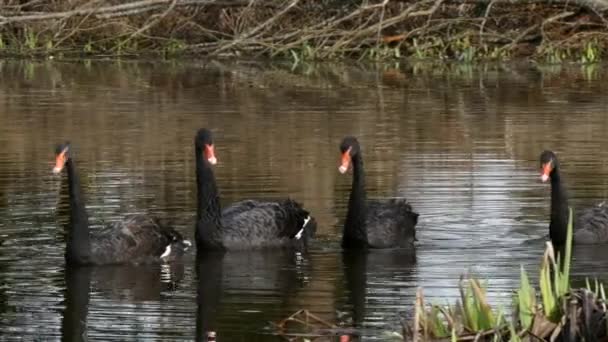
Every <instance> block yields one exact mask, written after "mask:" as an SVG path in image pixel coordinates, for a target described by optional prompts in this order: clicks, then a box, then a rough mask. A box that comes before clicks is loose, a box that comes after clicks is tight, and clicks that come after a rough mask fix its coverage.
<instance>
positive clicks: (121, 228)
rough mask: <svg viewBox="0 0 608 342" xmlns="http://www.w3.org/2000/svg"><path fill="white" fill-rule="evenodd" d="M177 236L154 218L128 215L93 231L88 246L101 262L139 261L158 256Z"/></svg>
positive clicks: (178, 236)
mask: <svg viewBox="0 0 608 342" xmlns="http://www.w3.org/2000/svg"><path fill="white" fill-rule="evenodd" d="M177 240H182V239H181V236H180V235H179V233H177V232H175V231H174V230H173V229H170V228H166V227H163V226H161V225H160V224H159V222H158V221H157V220H155V219H153V218H151V217H149V216H145V215H129V216H126V217H125V218H124V219H123V220H121V221H118V222H116V223H114V224H113V225H111V226H109V227H107V228H105V229H103V230H101V231H98V232H96V233H95V234H93V235H92V239H91V248H92V251H93V256H94V258H95V259H96V260H99V261H100V262H103V263H112V262H140V261H143V260H142V259H145V258H158V257H160V256H161V255H163V253H165V252H166V250H167V246H169V245H170V244H171V243H172V242H173V241H177Z"/></svg>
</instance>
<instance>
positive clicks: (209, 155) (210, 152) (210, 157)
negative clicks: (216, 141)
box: [203, 145, 217, 165]
mask: <svg viewBox="0 0 608 342" xmlns="http://www.w3.org/2000/svg"><path fill="white" fill-rule="evenodd" d="M203 153H204V154H205V159H207V161H208V162H209V164H211V165H215V164H216V163H217V158H215V151H214V149H213V145H205V152H203Z"/></svg>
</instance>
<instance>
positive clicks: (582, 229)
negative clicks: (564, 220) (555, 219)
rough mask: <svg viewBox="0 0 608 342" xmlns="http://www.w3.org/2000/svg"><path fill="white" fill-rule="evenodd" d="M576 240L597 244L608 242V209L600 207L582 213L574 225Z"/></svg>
mask: <svg viewBox="0 0 608 342" xmlns="http://www.w3.org/2000/svg"><path fill="white" fill-rule="evenodd" d="M574 226H575V232H574V240H575V241H576V242H578V243H585V244H595V243H607V242H608V207H607V206H604V205H598V206H595V207H591V208H587V209H584V210H583V211H581V213H580V215H578V216H577V217H576V222H575V224H574Z"/></svg>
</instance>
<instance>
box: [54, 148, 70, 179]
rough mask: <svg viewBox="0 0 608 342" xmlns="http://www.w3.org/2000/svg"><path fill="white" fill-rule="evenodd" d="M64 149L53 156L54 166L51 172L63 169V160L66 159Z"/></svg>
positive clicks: (57, 172)
mask: <svg viewBox="0 0 608 342" xmlns="http://www.w3.org/2000/svg"><path fill="white" fill-rule="evenodd" d="M66 152H67V151H66V150H64V151H62V152H61V153H59V154H58V155H57V157H55V167H54V168H53V174H56V175H57V174H59V173H60V172H61V170H63V167H64V166H65V161H66V155H65V154H66Z"/></svg>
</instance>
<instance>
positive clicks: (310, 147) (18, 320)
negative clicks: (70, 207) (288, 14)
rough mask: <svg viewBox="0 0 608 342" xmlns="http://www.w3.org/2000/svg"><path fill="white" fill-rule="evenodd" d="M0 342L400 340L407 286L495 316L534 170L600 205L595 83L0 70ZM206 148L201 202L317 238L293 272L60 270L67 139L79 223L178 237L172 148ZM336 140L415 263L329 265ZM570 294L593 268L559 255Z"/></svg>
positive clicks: (340, 260) (253, 66) (559, 74)
mask: <svg viewBox="0 0 608 342" xmlns="http://www.w3.org/2000/svg"><path fill="white" fill-rule="evenodd" d="M0 69H1V71H2V72H1V73H0V79H1V82H0V144H1V146H2V149H0V241H1V244H0V332H1V335H2V339H3V340H13V339H20V338H23V339H26V340H42V341H52V340H60V339H63V340H67V341H72V340H84V339H86V338H88V339H91V340H100V339H102V340H119V341H124V340H163V341H170V340H194V339H198V340H203V339H204V336H205V334H206V332H207V331H214V332H216V333H217V339H218V341H279V340H281V338H280V337H277V336H275V335H273V334H274V332H275V330H274V329H273V326H272V325H271V324H270V322H278V321H279V320H281V319H282V318H285V317H286V316H288V315H290V314H292V313H294V312H295V311H297V310H299V309H306V310H309V311H310V312H311V313H314V314H316V315H318V316H320V317H322V318H323V319H325V320H328V321H330V322H334V323H337V324H339V325H342V326H344V327H352V326H355V327H356V328H357V331H358V332H359V333H360V334H362V335H363V339H374V338H376V339H381V338H382V336H383V334H384V333H385V332H387V331H399V330H400V318H399V317H400V315H403V314H404V313H407V312H411V310H412V308H413V302H414V299H415V296H416V290H417V288H418V287H424V293H425V296H426V298H427V299H428V300H431V301H436V302H441V303H444V302H446V301H454V300H456V298H457V297H458V289H457V285H458V279H459V277H460V276H461V275H462V274H466V273H470V274H474V275H476V276H478V277H480V278H482V279H487V281H488V291H489V294H490V299H491V301H492V302H493V303H497V304H501V305H503V306H505V307H507V308H508V307H509V303H510V298H511V292H512V290H513V289H514V288H515V287H516V286H517V285H518V283H519V270H520V266H521V265H523V266H524V267H525V268H526V269H527V270H528V271H529V272H530V276H531V278H532V279H533V281H536V279H537V278H538V277H537V273H538V271H537V269H538V268H537V265H538V264H539V263H540V258H541V255H542V253H543V249H544V241H545V236H546V235H547V233H548V221H549V217H548V213H549V201H550V197H549V190H550V189H549V186H548V185H547V184H542V183H541V182H540V181H539V170H538V167H539V161H538V158H539V155H540V152H541V151H542V150H544V149H553V150H554V151H556V152H557V153H558V154H559V157H560V161H561V164H562V172H563V174H564V175H565V178H566V182H567V184H568V186H569V189H570V194H571V197H572V201H571V204H572V205H574V206H575V207H580V206H585V205H593V204H594V203H597V202H600V201H603V200H604V199H605V198H607V197H608V149H606V148H605V147H606V146H608V135H607V134H606V132H607V130H608V115H606V114H607V112H606V110H607V109H608V103H607V102H608V97H607V96H606V93H607V92H606V90H607V87H608V82H607V80H608V73H607V70H606V69H604V68H602V67H599V66H595V67H584V68H582V67H539V66H535V65H532V64H526V63H519V64H508V65H490V66H488V65H486V66H478V67H471V66H462V65H447V66H446V65H420V66H411V65H410V66H408V65H382V66H360V65H356V64H351V65H290V64H268V63H264V62H259V61H239V62H231V63H228V62H219V61H209V62H180V63H175V62H150V61H148V62H136V61H102V60H100V61H60V60H53V61H34V62H32V61H9V60H4V61H0ZM200 127H208V128H211V129H213V131H214V133H215V140H216V141H215V145H216V156H217V157H218V160H219V162H218V164H217V165H216V167H215V174H216V177H217V179H218V184H219V187H220V190H221V195H222V202H223V203H224V204H228V203H231V202H233V201H236V200H240V199H247V198H279V197H282V196H288V195H289V196H291V197H293V198H295V199H297V200H298V201H301V202H303V203H304V204H305V206H306V207H307V208H309V209H310V210H311V212H312V213H313V214H314V216H315V217H316V219H317V222H318V238H317V240H316V241H315V243H314V244H313V246H312V248H311V250H310V251H309V253H300V254H298V253H288V252H272V251H266V252H238V253H237V252H232V253H227V254H226V255H223V256H221V255H215V256H211V257H208V258H206V259H204V260H200V261H198V262H197V261H196V258H195V253H194V250H192V251H191V253H189V254H188V255H187V256H186V257H185V258H184V260H183V261H182V262H179V263H176V264H172V265H157V266H146V267H144V266H137V267H136V266H120V267H118V266H117V267H96V268H77V269H76V268H74V269H72V268H68V269H66V266H65V263H64V259H63V253H64V249H65V242H64V223H65V222H66V212H65V207H66V205H65V203H66V200H67V199H66V195H65V191H64V190H65V182H66V179H65V175H63V176H53V175H52V173H51V169H52V163H53V162H54V160H53V158H54V156H53V153H54V146H55V144H57V143H59V142H62V141H64V140H70V141H71V142H72V144H73V147H74V150H75V151H76V152H75V153H76V156H75V159H76V161H77V164H78V168H79V171H80V173H81V177H82V178H83V186H84V191H85V193H86V199H87V208H88V211H89V216H90V219H91V222H92V223H94V224H95V225H96V227H99V226H100V225H102V224H104V223H107V222H111V221H113V220H117V219H118V218H120V217H121V216H122V215H123V214H125V213H130V212H142V211H146V212H150V213H153V214H156V215H159V216H161V217H164V218H167V219H169V220H171V221H172V222H173V223H174V225H175V227H176V229H178V230H179V231H180V232H181V233H183V234H184V235H186V236H188V237H189V238H190V239H193V237H194V219H195V213H196V209H195V208H196V189H195V178H194V160H193V154H194V153H193V137H194V134H195V132H196V130H197V129H198V128H200ZM350 134H352V135H356V136H357V137H358V138H359V141H360V142H361V144H362V147H363V151H364V160H365V168H366V171H367V189H368V193H369V196H370V197H376V198H388V197H406V198H408V199H409V200H410V201H411V203H412V205H413V206H414V209H415V210H416V211H417V212H419V213H420V219H419V224H418V233H417V236H418V239H419V242H418V245H417V247H416V250H415V253H413V254H412V253H404V252H403V251H373V252H370V253H369V254H365V253H354V255H346V254H343V253H342V251H341V249H340V244H339V241H340V237H341V227H342V223H343V220H344V217H345V215H346V206H347V200H348V194H349V191H350V185H351V175H350V174H346V175H341V174H339V173H338V171H337V166H338V161H339V150H338V145H339V143H340V141H341V139H342V138H343V137H344V136H345V135H350ZM573 269H574V278H575V280H576V281H584V277H585V276H590V277H598V278H600V279H603V280H608V253H605V252H603V251H602V249H601V247H600V248H587V247H586V248H577V249H576V250H575V253H574V265H573Z"/></svg>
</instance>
